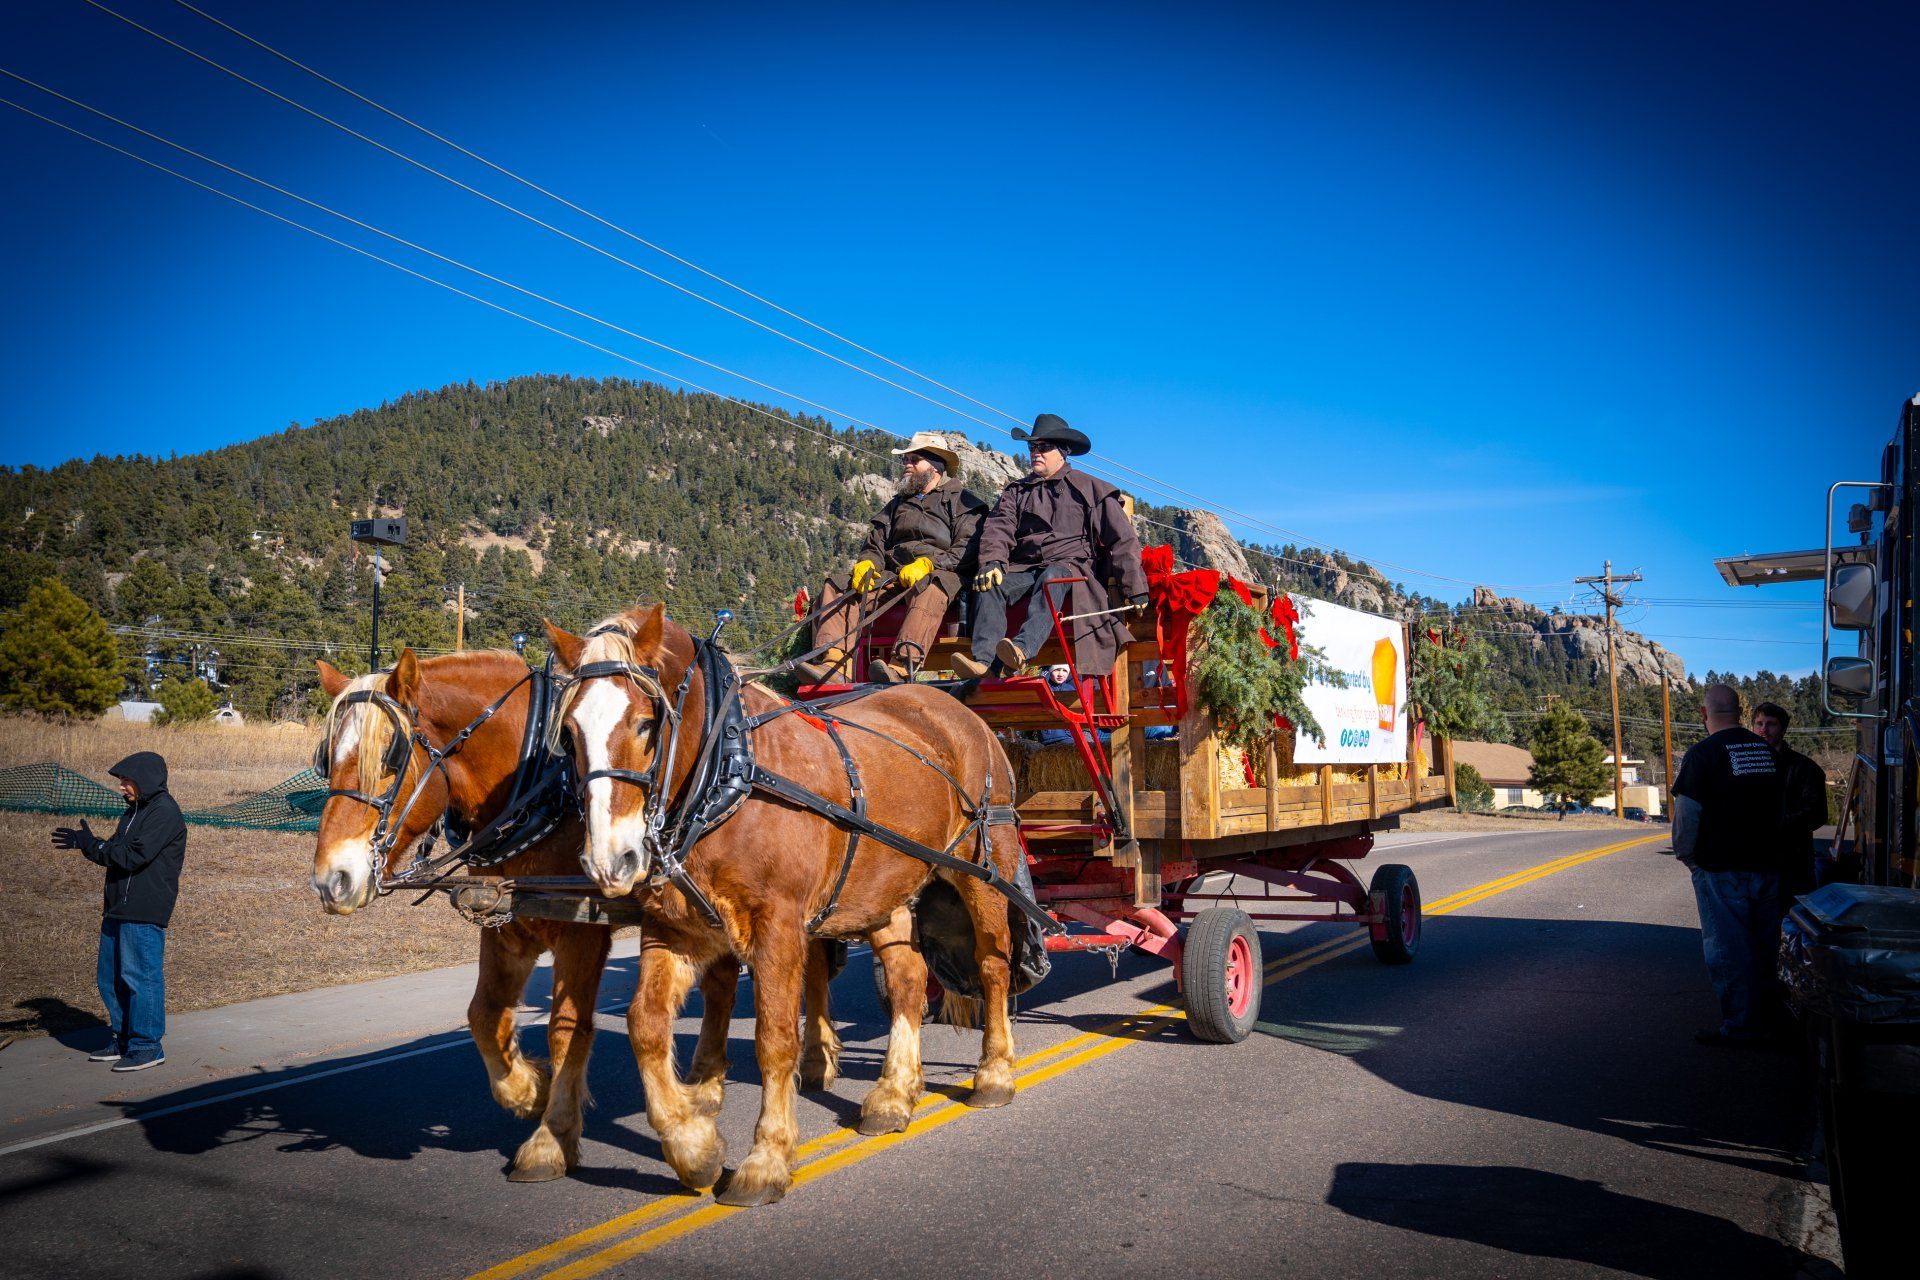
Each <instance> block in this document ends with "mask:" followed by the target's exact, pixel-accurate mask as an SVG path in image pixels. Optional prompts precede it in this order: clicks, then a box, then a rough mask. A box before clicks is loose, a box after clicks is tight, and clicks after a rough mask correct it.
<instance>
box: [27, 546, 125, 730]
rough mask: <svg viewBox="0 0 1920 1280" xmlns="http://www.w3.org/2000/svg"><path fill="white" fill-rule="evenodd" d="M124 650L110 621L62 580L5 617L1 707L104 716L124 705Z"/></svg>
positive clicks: (45, 584) (50, 581) (47, 583)
mask: <svg viewBox="0 0 1920 1280" xmlns="http://www.w3.org/2000/svg"><path fill="white" fill-rule="evenodd" d="M122 687H123V685H122V681H121V674H120V650H119V647H118V646H117V645H115V644H114V642H113V633H112V632H111V631H109V630H108V629H107V621H106V619H105V618H102V617H101V616H100V615H99V614H97V613H95V612H94V611H93V609H92V608H90V607H89V606H88V604H87V602H86V601H84V600H82V599H81V598H80V597H79V596H76V595H75V594H73V592H71V591H69V590H67V588H66V586H65V585H64V584H62V583H61V582H60V580H59V579H57V578H45V579H42V580H41V581H40V583H38V584H37V585H36V586H34V587H33V589H32V590H30V591H28V592H27V598H26V600H25V601H23V602H22V603H21V605H20V607H19V608H17V609H13V610H10V611H9V612H8V613H7V614H5V615H4V617H0V706H4V707H7V708H8V709H10V710H14V711H35V712H39V713H40V714H42V715H60V716H92V715H99V714H100V713H101V712H102V711H105V710H106V709H107V708H108V707H111V706H112V705H113V704H114V703H115V702H117V701H119V698H120V690H121V688H122Z"/></svg>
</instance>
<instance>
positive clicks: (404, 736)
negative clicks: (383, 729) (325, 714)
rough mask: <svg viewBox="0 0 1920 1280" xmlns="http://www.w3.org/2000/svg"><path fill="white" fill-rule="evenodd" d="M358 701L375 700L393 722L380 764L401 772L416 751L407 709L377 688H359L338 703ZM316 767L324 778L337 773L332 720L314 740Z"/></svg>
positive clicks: (341, 704)
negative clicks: (325, 730)
mask: <svg viewBox="0 0 1920 1280" xmlns="http://www.w3.org/2000/svg"><path fill="white" fill-rule="evenodd" d="M356 702H366V703H371V704H373V705H374V706H376V707H378V708H379V709H380V710H381V712H382V713H383V714H385V715H386V717H387V720H388V721H389V722H390V723H391V724H392V725H393V737H392V738H391V739H390V740H389V741H388V743H387V750H386V754H385V755H384V756H382V757H381V760H380V768H381V772H383V773H390V774H393V773H399V772H400V771H401V770H402V769H404V768H405V767H406V763H407V759H408V757H409V756H411V755H412V754H413V734H412V731H411V730H410V729H409V728H408V724H407V720H408V718H407V716H406V713H405V712H404V711H403V710H402V709H401V706H400V704H399V703H397V702H395V701H394V700H393V699H392V698H389V697H388V696H387V695H386V694H384V693H381V692H380V691H379V690H377V689H356V690H355V691H353V692H352V693H349V694H347V695H345V696H344V697H342V698H341V699H340V702H339V703H338V706H341V707H344V706H348V705H351V704H353V703H356ZM313 771H314V772H315V773H317V774H319V775H320V776H321V777H323V778H329V777H332V776H333V733H332V726H331V723H329V729H328V732H327V733H325V734H324V735H322V736H321V738H320V741H319V742H317V743H315V744H314V748H313Z"/></svg>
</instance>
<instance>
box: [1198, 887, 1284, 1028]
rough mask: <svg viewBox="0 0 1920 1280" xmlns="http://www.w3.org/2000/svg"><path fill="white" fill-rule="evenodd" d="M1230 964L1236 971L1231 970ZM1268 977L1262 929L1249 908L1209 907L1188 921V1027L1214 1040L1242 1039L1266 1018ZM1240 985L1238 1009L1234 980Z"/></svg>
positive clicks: (1238, 987) (1237, 985)
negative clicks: (1262, 997)
mask: <svg viewBox="0 0 1920 1280" xmlns="http://www.w3.org/2000/svg"><path fill="white" fill-rule="evenodd" d="M1229 966H1231V967H1232V968H1233V969H1234V970H1235V972H1233V973H1229ZM1265 980H1266V974H1265V972H1264V970H1263V968H1262V966H1261V959H1260V934H1259V932H1258V931H1257V930H1255V929H1254V927H1253V921H1252V919H1250V918H1249V917H1248V915H1247V913H1246V912H1244V911H1241V910H1239V909H1238V908H1235V907H1208V908H1207V909H1206V910H1205V911H1202V912H1200V913H1199V914H1198V915H1196V916H1194V918H1193V923H1192V924H1190V925H1188V926H1187V938H1186V942H1185V943H1184V944H1183V945H1182V947H1181V949H1180V986H1181V989H1182V990H1183V991H1184V992H1185V993H1186V999H1187V1028H1188V1029H1189V1030H1190V1031H1192V1032H1193V1034H1194V1035H1195V1037H1197V1038H1198V1039H1201V1040H1206V1041H1208V1042H1210V1043H1213V1044H1239V1043H1240V1042H1241V1041H1242V1040H1245V1039H1246V1038H1247V1037H1248V1036H1249V1035H1251V1034H1252V1033H1253V1024H1254V1023H1256V1022H1258V1021H1259V1020H1260V992H1261V990H1262V987H1263V984H1264V983H1265ZM1230 982H1234V983H1235V984H1236V986H1235V989H1236V990H1237V991H1238V992H1239V1000H1240V1005H1241V1007H1240V1010H1239V1012H1237V1013H1236V1012H1235V1011H1234V1008H1233V1005H1234V995H1233V994H1232V993H1230V992H1229V989H1228V988H1229V983H1230Z"/></svg>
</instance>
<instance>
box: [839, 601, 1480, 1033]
mask: <svg viewBox="0 0 1920 1280" xmlns="http://www.w3.org/2000/svg"><path fill="white" fill-rule="evenodd" d="M1256 595H1257V592H1256ZM1264 603H1265V602H1264V601H1263V600H1256V607H1258V606H1259V605H1263V604H1264ZM888 621H889V619H888V618H886V617H884V616H883V617H882V618H881V619H880V620H879V621H878V623H877V624H876V625H875V626H873V627H872V628H870V629H869V630H868V631H867V632H866V633H865V635H866V642H865V644H864V645H863V646H862V647H861V648H860V649H859V650H858V651H857V652H856V653H855V654H854V656H853V662H854V664H855V667H854V671H853V676H854V678H855V679H856V680H863V679H864V678H865V675H866V671H865V666H866V664H867V663H868V661H869V660H870V658H872V657H877V656H884V652H885V649H886V647H887V646H888V645H889V643H890V639H891V636H890V632H891V630H892V628H891V627H890V626H888V625H887V624H888ZM1068 625H1070V624H1068ZM1130 626H1131V637H1132V638H1131V640H1130V642H1129V643H1128V644H1127V645H1126V646H1125V647H1124V648H1123V650H1122V651H1121V653H1120V654H1119V656H1118V657H1117V658H1116V660H1115V663H1114V667H1113V669H1112V670H1111V671H1109V672H1104V673H1088V672H1082V671H1079V670H1078V669H1077V668H1075V667H1074V666H1073V661H1072V656H1071V652H1070V646H1067V645H1065V644H1064V643H1063V640H1064V636H1065V631H1066V627H1065V626H1063V625H1062V624H1061V622H1060V621H1059V618H1058V614H1057V611H1056V613H1055V619H1054V636H1053V638H1052V639H1051V640H1050V641H1049V642H1048V644H1047V646H1046V647H1045V648H1043V649H1042V650H1041V651H1040V652H1039V653H1038V654H1036V655H1035V662H1036V663H1037V664H1038V665H1040V666H1041V667H1042V668H1043V669H1044V668H1045V667H1046V666H1048V665H1050V664H1052V665H1060V664H1065V665H1067V666H1068V667H1069V668H1072V669H1073V676H1072V685H1073V687H1072V689H1071V690H1070V691H1056V690H1055V689H1054V688H1053V687H1052V686H1050V685H1049V683H1048V681H1047V680H1045V679H1043V678H1041V677H1038V676H1016V677H1011V678H1005V679H985V680H980V681H977V682H970V683H968V684H965V685H962V686H958V687H957V692H958V693H959V696H961V697H962V698H963V699H964V700H965V701H966V703H967V705H968V706H970V707H971V708H972V709H973V710H974V711H975V712H977V713H978V714H979V715H980V716H981V718H982V719H984V720H985V721H986V722H987V723H988V724H990V725H992V726H993V727H994V729H995V730H996V731H998V732H999V733H1000V734H1001V736H1002V739H1003V741H1005V742H1006V744H1007V746H1008V753H1009V755H1010V757H1011V758H1012V759H1013V760H1014V762H1015V770H1016V774H1017V775H1018V781H1019V784H1020V785H1019V788H1018V795H1019V801H1018V804H1019V810H1020V817H1021V831H1022V835H1023V837H1024V839H1025V841H1026V847H1027V852H1028V859H1029V865H1030V868H1031V870H1032V872H1033V877H1034V883H1035V888H1036V890H1037V895H1038V898H1039V900H1040V902H1041V903H1043V904H1044V905H1045V906H1046V907H1047V908H1048V909H1049V910H1050V911H1051V912H1052V913H1053V914H1054V915H1055V917H1056V918H1057V919H1059V920H1060V921H1062V922H1063V923H1068V924H1074V925H1080V926H1085V928H1084V929H1082V930H1079V931H1071V930H1070V931H1069V932H1067V933H1066V934H1064V935H1061V936H1059V937H1055V938H1052V939H1050V940H1049V947H1050V948H1051V949H1053V950H1057V951H1098V952H1104V953H1106V954H1108V955H1109V956H1110V957H1117V956H1118V955H1119V953H1120V952H1121V951H1122V950H1125V949H1128V948H1131V949H1133V950H1136V951H1141V952H1145V953H1147V954H1150V955H1154V956H1158V957H1160V958H1162V959H1164V960H1167V961H1168V962H1169V963H1171V964H1172V965H1173V966H1174V969H1175V972H1176V974H1177V975H1178V981H1179V983H1180V986H1181V988H1182V990H1183V991H1184V993H1185V996H1186V1003H1187V1020H1188V1025H1189V1026H1191V1027H1192V1029H1193V1031H1194V1034H1196V1035H1197V1036H1199V1037H1200V1038H1202V1039H1206V1040H1214V1041H1221V1042H1231V1041H1238V1040H1242V1039H1244V1038H1246V1036H1247V1035H1248V1034H1249V1033H1250V1032H1251V1030H1252V1028H1253V1024H1254V1023H1255V1021H1257V1020H1258V1018H1259V1013H1260V994H1261V988H1262V979H1263V973H1262V964H1261V948H1260V937H1259V933H1258V930H1257V928H1256V924H1255V922H1256V921H1277V920H1333V921H1344V922H1349V923H1352V924H1354V925H1358V926H1364V927H1365V928H1366V929H1367V930H1368V931H1369V934H1370V936H1371V939H1372V943H1373V950H1374V952H1375V954H1376V955H1377V956H1378V957H1379V958H1380V959H1381V960H1383V961H1385V962H1387V963H1393V964H1402V963H1406V962H1407V961H1409V960H1411V959H1412V958H1413V956H1414V953H1415V951H1416V950H1417V949H1418V947H1419V943H1420V889H1419V884H1418V882H1417V881H1416V879H1415V877H1414V875H1413V872H1412V870H1411V869H1409V868H1407V867H1405V866H1399V865H1391V864H1390V865H1385V866H1381V867H1379V868H1377V869H1376V870H1375V871H1374V873H1373V875H1372V877H1371V879H1370V881H1369V882H1368V883H1365V884H1363V883H1362V882H1361V880H1360V878H1359V876H1358V875H1357V874H1356V873H1355V872H1354V870H1353V868H1352V866H1351V864H1352V863H1353V862H1355V861H1357V860H1359V859H1362V858H1365V857H1366V856H1367V854H1368V853H1369V851H1370V850H1371V849H1372V845H1373V833H1374V832H1376V831H1382V830H1390V829H1392V828H1394V827H1396V826H1397V825H1399V818H1400V815H1401V814H1404V813H1408V812H1412V811H1414V810H1417V809H1422V808H1433V807H1437V806H1441V805H1446V804H1450V803H1452V802H1453V799H1454V796H1453V762H1452V747H1451V744H1450V743H1448V742H1446V741H1444V740H1442V741H1440V742H1438V743H1437V744H1435V746H1436V748H1437V749H1434V750H1428V749H1427V743H1426V740H1425V735H1424V733H1423V732H1422V731H1421V729H1420V728H1419V727H1418V721H1417V717H1416V715H1415V714H1414V712H1413V711H1412V710H1411V709H1410V710H1409V711H1408V713H1407V714H1408V719H1409V724H1410V726H1412V727H1411V728H1410V731H1409V733H1408V735H1407V736H1408V742H1409V747H1408V751H1407V758H1406V759H1405V760H1403V761H1398V762H1393V763H1387V764H1380V763H1374V764H1368V765H1364V766H1358V767H1353V766H1348V767H1340V766H1335V765H1311V766H1302V765H1295V764H1294V763H1293V761H1292V735H1291V731H1283V732H1280V733H1276V734H1275V735H1274V738H1273V739H1272V740H1271V742H1270V744H1269V745H1268V747H1267V749H1266V751H1265V752H1264V757H1263V758H1261V759H1256V760H1253V761H1250V762H1249V761H1246V760H1244V759H1243V758H1241V757H1240V753H1239V752H1238V751H1237V750H1236V749H1233V748H1230V747H1227V746H1225V745H1224V744H1223V742H1222V738H1221V735H1220V733H1219V732H1218V730H1217V726H1216V725H1215V724H1214V721H1213V717H1212V716H1211V715H1210V714H1209V713H1208V712H1207V710H1206V709H1205V708H1203V707H1201V706H1199V705H1197V704H1196V705H1192V706H1190V707H1189V708H1188V709H1187V711H1186V713H1185V714H1184V715H1182V714H1180V713H1179V712H1178V711H1177V710H1176V703H1177V698H1176V695H1175V690H1174V689H1173V688H1172V687H1171V686H1170V684H1169V682H1168V681H1167V680H1166V679H1164V678H1163V677H1162V676H1161V674H1160V672H1162V671H1164V667H1163V666H1162V662H1163V655H1162V653H1161V650H1160V644H1159V641H1158V639H1157V638H1156V636H1155V624H1154V622H1153V621H1152V620H1151V619H1139V620H1135V621H1133V622H1132V623H1131V624H1130ZM1400 634H1401V638H1402V644H1401V647H1400V653H1401V654H1402V655H1404V654H1407V653H1409V652H1411V647H1410V645H1408V644H1407V643H1406V641H1407V639H1408V637H1407V635H1406V632H1405V629H1404V627H1403V628H1402V629H1401V633H1400ZM966 643H967V641H966V640H964V639H962V638H960V637H959V636H958V635H957V633H956V632H954V631H953V630H951V629H950V631H949V634H948V635H946V636H944V637H943V638H942V639H941V640H940V641H938V642H937V643H936V644H935V646H934V647H933V650H932V651H931V652H930V653H929V654H928V656H927V662H926V666H927V668H928V669H930V670H933V671H940V670H943V669H946V668H947V666H948V660H949V658H950V657H951V655H952V654H953V653H954V652H955V651H956V650H958V649H959V648H960V647H961V646H963V645H965V644H966ZM1402 670H1404V665H1403V667H1402ZM805 692H806V691H804V690H803V695H804V693H805ZM1048 730H1052V731H1054V733H1053V735H1052V736H1054V737H1056V738H1058V737H1060V736H1063V735H1064V737H1065V738H1066V741H1065V742H1064V743H1062V742H1056V743H1054V744H1052V745H1038V744H1036V743H1034V742H1033V741H1032V738H1033V737H1034V736H1035V735H1038V734H1041V733H1044V732H1046V731H1048ZM1168 731H1171V737H1164V736H1162V735H1164V734H1166V733H1167V732H1168ZM1233 880H1237V881H1238V882H1239V883H1238V884H1237V885H1236V884H1233V883H1231V881H1233ZM1249 883H1251V884H1254V885H1257V886H1258V888H1257V890H1254V889H1248V888H1247V887H1246V886H1247V884H1249ZM1229 887H1231V888H1233V892H1232V893H1231V894H1228V893H1226V892H1224V890H1225V889H1227V888H1229ZM1229 904H1231V905H1229ZM1183 924H1184V925H1185V928H1184V929H1183V928H1182V925H1183Z"/></svg>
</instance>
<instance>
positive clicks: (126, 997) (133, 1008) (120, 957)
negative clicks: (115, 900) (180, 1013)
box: [94, 920, 167, 1053]
mask: <svg viewBox="0 0 1920 1280" xmlns="http://www.w3.org/2000/svg"><path fill="white" fill-rule="evenodd" d="M166 952H167V931H166V930H165V929H162V928H161V927H160V926H159V925H157V924H136V923H134V922H133V921H130V920H102V921H101V922H100V963H99V966H98V968H97V969H96V970H95V971H94V978H95V980H96V981H97V982H98V983H99V985H100V1003H101V1004H104V1005H105V1006H106V1007H107V1022H108V1023H109V1024H110V1025H111V1026H112V1027H113V1042H114V1044H116V1045H118V1046H119V1048H120V1051H121V1052H122V1053H140V1052H142V1051H144V1050H147V1049H158V1048H159V1047H160V1041H161V1038H162V1037H164V1036H165V1035H166V1034H167V980H166V976H165V974H164V972H163V967H164V965H165V963H166Z"/></svg>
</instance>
